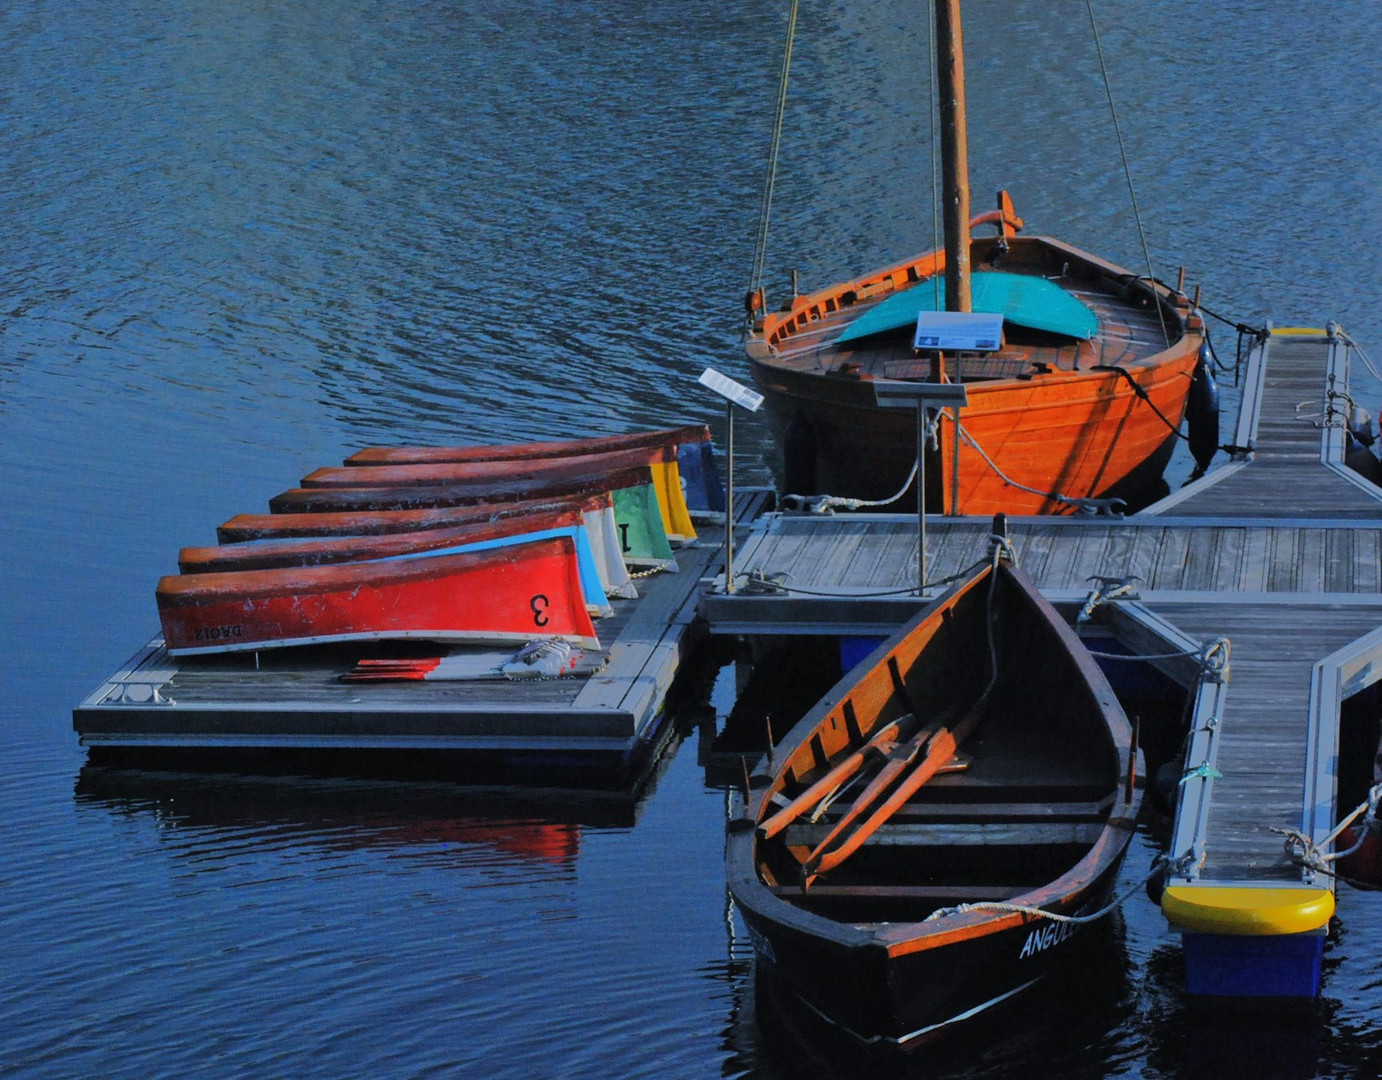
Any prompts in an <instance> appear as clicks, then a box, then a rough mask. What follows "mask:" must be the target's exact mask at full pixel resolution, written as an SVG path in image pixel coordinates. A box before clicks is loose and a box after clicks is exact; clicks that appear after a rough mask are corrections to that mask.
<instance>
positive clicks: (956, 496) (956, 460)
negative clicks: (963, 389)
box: [950, 405, 960, 517]
mask: <svg viewBox="0 0 1382 1080" xmlns="http://www.w3.org/2000/svg"><path fill="white" fill-rule="evenodd" d="M950 416H951V418H952V419H953V420H954V421H955V430H954V431H952V432H951V442H952V444H953V445H952V446H951V447H950V516H951V517H958V516H959V513H960V407H959V406H958V405H955V406H953V407H952V408H951V410H950Z"/></svg>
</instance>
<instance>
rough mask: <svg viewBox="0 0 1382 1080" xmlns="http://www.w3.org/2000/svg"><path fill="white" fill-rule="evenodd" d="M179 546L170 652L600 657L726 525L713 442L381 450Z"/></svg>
mask: <svg viewBox="0 0 1382 1080" xmlns="http://www.w3.org/2000/svg"><path fill="white" fill-rule="evenodd" d="M269 508H270V513H268V514H241V515H237V516H236V517H233V518H231V519H230V520H229V521H227V522H225V523H224V524H222V525H221V526H220V527H219V529H218V530H217V536H218V540H219V544H217V545H216V546H213V547H189V548H183V549H182V551H181V552H180V555H179V560H178V562H179V570H180V573H179V574H177V575H174V576H170V577H165V578H163V579H162V580H161V581H160V582H159V583H158V588H157V590H156V597H157V601H158V612H159V617H160V620H161V622H162V626H163V636H164V644H165V646H166V647H167V649H168V651H169V652H170V653H172V654H173V655H180V656H189V655H199V654H208V653H225V652H235V651H246V650H257V649H266V648H272V647H278V646H293V645H314V644H322V643H334V642H346V641H381V640H397V639H419V640H425V641H431V642H440V643H453V644H482V645H509V646H512V645H514V644H518V645H524V644H527V643H529V642H533V641H535V640H537V641H546V642H557V643H568V644H570V645H572V646H580V647H584V648H599V637H598V634H597V632H596V629H595V622H594V620H596V619H599V618H600V617H602V616H606V615H609V614H611V612H612V601H613V600H615V599H618V598H632V597H635V596H636V595H637V591H636V587H635V585H634V575H636V574H641V573H644V572H646V571H650V570H651V571H655V570H675V569H676V562H675V559H674V552H673V547H674V545H680V544H685V543H690V542H694V541H695V539H696V531H695V526H694V525H693V523H692V513H693V511H699V512H704V513H706V514H716V513H723V494H722V492H721V489H720V486H719V481H718V478H717V474H716V472H715V469H714V467H713V462H712V448H711V443H710V432H709V430H708V429H707V428H706V427H705V426H704V425H701V426H692V427H683V428H675V429H666V430H659V431H650V432H635V433H630V434H624V435H611V436H605V437H600V438H592V439H579V440H573V441H569V442H548V443H524V444H514V445H501V446H460V447H374V448H369V449H365V450H361V451H360V452H358V453H356V454H354V455H353V456H351V457H349V458H347V459H346V461H345V463H344V465H343V466H341V467H332V468H322V469H318V470H316V471H315V472H313V473H311V474H309V475H308V476H306V477H304V478H303V479H302V481H301V485H300V486H299V487H296V488H293V489H291V490H289V491H285V492H283V493H281V494H279V495H277V496H275V497H274V498H272V499H271V500H270V502H269Z"/></svg>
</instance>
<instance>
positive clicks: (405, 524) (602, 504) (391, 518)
mask: <svg viewBox="0 0 1382 1080" xmlns="http://www.w3.org/2000/svg"><path fill="white" fill-rule="evenodd" d="M613 505H614V501H613V497H612V496H611V495H610V493H609V492H607V491H602V492H596V493H594V494H591V495H572V496H560V495H559V496H553V497H552V498H548V499H519V500H515V501H514V502H503V503H474V504H471V505H469V506H442V507H424V508H423V509H417V510H354V511H336V512H324V513H301V514H236V515H235V516H234V517H232V518H229V519H227V520H226V521H224V522H222V523H221V524H220V525H218V526H217V527H216V539H217V540H218V541H219V542H220V543H222V544H242V543H248V542H250V541H255V540H289V539H298V538H302V539H309V538H328V537H333V536H334V537H361V536H385V535H390V534H394V533H407V532H422V531H428V530H432V529H448V528H456V527H458V526H462V525H470V524H476V523H489V522H497V521H503V520H505V519H507V518H512V517H521V516H523V515H525V514H545V513H551V512H553V511H559V510H562V509H564V508H567V507H576V506H578V507H580V508H581V509H582V510H584V511H591V510H601V509H604V508H606V507H612V506H613Z"/></svg>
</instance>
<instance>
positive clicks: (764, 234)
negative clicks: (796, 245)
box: [748, 0, 799, 295]
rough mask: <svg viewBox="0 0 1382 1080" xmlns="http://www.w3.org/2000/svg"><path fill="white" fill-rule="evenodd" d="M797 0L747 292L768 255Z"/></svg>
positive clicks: (756, 285)
mask: <svg viewBox="0 0 1382 1080" xmlns="http://www.w3.org/2000/svg"><path fill="white" fill-rule="evenodd" d="M798 2H799V0H792V11H791V14H790V15H789V17H788V19H787V45H786V48H785V50H784V51H783V54H782V73H781V74H780V75H779V76H778V83H777V114H776V116H775V118H774V121H773V138H772V144H771V147H770V149H769V151H768V172H767V176H766V177H765V178H764V180H763V197H762V201H761V202H760V203H759V207H758V238H757V241H756V243H755V245H754V252H753V268H752V270H750V272H749V289H748V291H749V294H750V295H752V294H753V293H754V292H757V291H758V290H760V289H761V288H762V286H763V265H764V263H765V262H766V261H767V255H768V221H769V218H770V217H771V216H772V208H773V187H774V185H775V184H776V182H777V157H778V152H779V150H780V149H781V147H782V121H783V117H784V115H785V114H786V111H787V78H788V75H789V73H790V72H791V70H792V46H793V44H794V43H795V41H796V35H797V7H798Z"/></svg>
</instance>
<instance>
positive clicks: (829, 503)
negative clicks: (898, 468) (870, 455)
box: [782, 461, 917, 514]
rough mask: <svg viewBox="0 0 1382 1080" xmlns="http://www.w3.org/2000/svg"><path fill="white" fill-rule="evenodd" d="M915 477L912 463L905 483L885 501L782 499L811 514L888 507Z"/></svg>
mask: <svg viewBox="0 0 1382 1080" xmlns="http://www.w3.org/2000/svg"><path fill="white" fill-rule="evenodd" d="M916 477H917V463H916V462H915V461H913V462H912V471H911V472H909V473H908V474H907V480H906V482H905V483H904V484H903V485H902V487H901V488H900V489H899V490H898V492H897V494H896V495H891V496H889V497H888V498H886V499H873V500H869V499H851V498H847V497H846V496H844V495H784V496H782V498H783V500H784V501H787V500H792V501H793V503H794V504H795V503H799V504H801V505H802V506H806V507H809V508H810V510H811V512H812V513H813V514H833V513H834V512H835V511H836V510H858V509H860V508H862V507H865V506H889V505H891V504H892V503H895V502H897V500H898V499H900V498H902V496H904V495H906V494H907V491H908V489H909V488H910V487H911V486H912V481H913V480H915V479H916Z"/></svg>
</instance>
